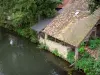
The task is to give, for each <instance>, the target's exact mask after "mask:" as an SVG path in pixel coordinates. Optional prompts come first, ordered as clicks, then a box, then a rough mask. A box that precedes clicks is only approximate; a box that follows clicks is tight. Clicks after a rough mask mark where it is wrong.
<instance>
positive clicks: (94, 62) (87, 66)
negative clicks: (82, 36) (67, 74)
mask: <svg viewBox="0 0 100 75" xmlns="http://www.w3.org/2000/svg"><path fill="white" fill-rule="evenodd" d="M86 46H87V44H85V43H82V44H81V46H80V48H79V60H77V62H76V63H75V69H80V70H83V71H84V72H85V73H86V75H100V57H99V56H98V59H95V58H94V57H92V56H91V54H89V53H88V52H87V51H86V50H85V47H86ZM88 47H89V49H90V50H92V51H95V50H97V51H98V54H99V52H100V38H96V39H91V40H90V41H89V43H88ZM74 55H75V54H74V52H73V51H71V52H69V54H68V58H67V59H68V61H69V62H70V63H72V64H73V63H74V62H75V60H74Z"/></svg>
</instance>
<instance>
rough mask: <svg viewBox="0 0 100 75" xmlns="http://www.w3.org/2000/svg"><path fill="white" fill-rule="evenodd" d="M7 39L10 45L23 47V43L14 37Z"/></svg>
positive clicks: (9, 36) (10, 36)
mask: <svg viewBox="0 0 100 75" xmlns="http://www.w3.org/2000/svg"><path fill="white" fill-rule="evenodd" d="M8 39H9V44H10V45H13V46H18V47H23V42H22V41H21V40H18V38H16V37H15V36H13V35H8Z"/></svg>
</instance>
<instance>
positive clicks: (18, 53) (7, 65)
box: [0, 29, 85, 75]
mask: <svg viewBox="0 0 100 75" xmlns="http://www.w3.org/2000/svg"><path fill="white" fill-rule="evenodd" d="M69 65H70V64H69V63H68V62H66V61H64V60H62V59H60V58H58V57H56V56H54V55H53V54H51V53H50V52H48V51H44V50H40V49H38V48H37V45H36V44H33V43H31V42H30V41H29V40H28V39H25V38H23V37H20V36H18V35H16V34H13V33H10V32H8V31H6V30H5V29H3V30H1V29H0V75H71V73H72V75H85V74H83V73H81V72H79V71H75V70H73V69H72V68H69Z"/></svg>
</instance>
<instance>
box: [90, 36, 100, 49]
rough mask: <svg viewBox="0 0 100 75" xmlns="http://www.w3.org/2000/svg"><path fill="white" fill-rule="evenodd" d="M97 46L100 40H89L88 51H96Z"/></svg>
mask: <svg viewBox="0 0 100 75" xmlns="http://www.w3.org/2000/svg"><path fill="white" fill-rule="evenodd" d="M98 45H100V38H96V39H91V40H90V41H89V48H90V49H96V48H97V47H98Z"/></svg>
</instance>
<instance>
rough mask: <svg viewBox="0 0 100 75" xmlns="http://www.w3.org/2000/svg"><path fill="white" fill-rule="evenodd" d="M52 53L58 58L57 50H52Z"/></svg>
mask: <svg viewBox="0 0 100 75" xmlns="http://www.w3.org/2000/svg"><path fill="white" fill-rule="evenodd" d="M52 53H53V54H55V55H56V56H59V57H60V54H59V52H58V50H57V49H55V50H53V51H52Z"/></svg>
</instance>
